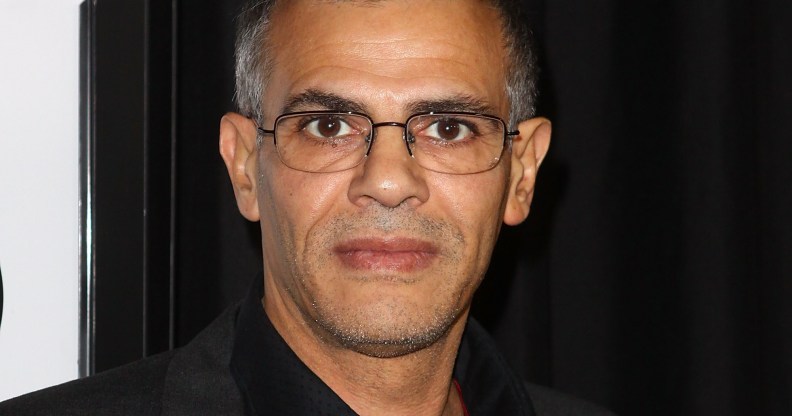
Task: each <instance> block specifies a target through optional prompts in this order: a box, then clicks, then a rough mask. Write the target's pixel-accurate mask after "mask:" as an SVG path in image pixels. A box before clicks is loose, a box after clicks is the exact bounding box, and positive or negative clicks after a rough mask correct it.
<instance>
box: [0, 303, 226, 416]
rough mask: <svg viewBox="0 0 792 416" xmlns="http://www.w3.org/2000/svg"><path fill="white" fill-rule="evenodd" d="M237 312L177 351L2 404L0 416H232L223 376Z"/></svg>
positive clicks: (224, 375) (208, 328)
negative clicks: (215, 415) (171, 415)
mask: <svg viewBox="0 0 792 416" xmlns="http://www.w3.org/2000/svg"><path fill="white" fill-rule="evenodd" d="M237 309H238V305H235V306H232V307H230V308H228V309H227V310H226V311H225V312H224V313H223V314H222V315H220V316H219V317H218V318H217V319H216V320H215V321H214V322H213V323H212V324H211V325H209V326H208V327H207V328H206V329H204V330H203V331H202V332H201V333H200V334H198V336H196V337H195V339H193V340H192V341H191V342H190V343H189V344H188V345H186V346H185V347H183V348H180V349H176V350H173V351H169V352H165V353H162V354H158V355H154V356H151V357H148V358H145V359H142V360H140V361H136V362H134V363H131V364H127V365H124V366H121V367H118V368H115V369H112V370H108V371H105V372H102V373H99V374H96V375H94V376H91V377H87V378H84V379H80V380H75V381H71V382H68V383H65V384H61V385H58V386H54V387H50V388H47V389H44V390H39V391H36V392H33V393H29V394H26V395H24V396H20V397H17V398H14V399H11V400H8V401H5V402H2V403H0V416H5V415H87V414H90V415H159V414H202V413H203V414H238V413H239V412H237V408H238V401H239V400H238V397H237V396H238V393H237V392H236V386H235V385H234V382H233V379H232V378H231V375H230V372H229V370H228V358H229V356H230V349H231V345H232V344H233V341H232V340H233V337H232V335H233V330H234V321H235V317H236V312H237Z"/></svg>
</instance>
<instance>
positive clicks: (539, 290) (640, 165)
mask: <svg viewBox="0 0 792 416" xmlns="http://www.w3.org/2000/svg"><path fill="white" fill-rule="evenodd" d="M237 3H238V2H209V1H200V2H199V1H189V2H187V1H181V2H178V3H174V4H176V7H175V8H174V9H173V10H174V16H173V19H172V23H173V25H174V31H173V34H174V36H173V38H172V39H171V41H172V42H173V45H172V46H173V54H174V55H173V60H172V67H171V71H172V73H173V80H174V81H173V82H174V83H175V86H174V91H175V96H174V97H173V116H174V117H173V121H172V123H173V125H172V127H173V138H174V140H175V142H174V143H175V145H174V148H173V151H174V158H173V161H174V162H173V163H174V166H173V167H174V171H173V174H174V176H173V177H174V179H173V189H172V193H173V205H172V209H173V214H174V216H173V221H174V223H173V230H174V233H173V235H172V241H171V243H172V250H173V252H172V257H171V258H172V264H171V268H172V274H173V276H174V277H173V279H174V280H173V303H172V308H173V310H172V313H171V315H170V317H171V319H172V325H171V329H170V336H171V337H172V338H173V339H172V341H173V343H174V344H175V345H176V346H179V345H183V344H184V343H186V342H188V341H189V340H190V339H191V338H192V337H193V336H194V335H195V334H196V333H197V332H198V331H199V330H200V329H201V328H203V327H204V326H205V325H206V324H208V323H209V322H210V321H211V320H212V319H213V317H215V316H216V315H217V314H218V313H219V312H220V311H221V310H222V309H223V308H225V307H226V306H227V305H228V304H230V303H232V302H233V301H234V300H235V299H237V298H239V297H240V296H241V294H242V293H243V292H244V291H245V288H246V287H247V285H248V284H249V282H250V280H251V279H252V278H253V276H255V275H256V273H257V272H258V271H259V270H260V251H259V250H260V248H259V242H258V239H259V236H258V231H257V226H256V225H255V224H248V223H246V222H245V221H244V220H243V219H242V218H241V216H240V215H239V214H238V213H237V211H236V205H235V202H234V200H233V195H232V192H231V187H230V185H229V184H228V179H227V177H226V173H225V169H224V167H223V165H222V162H221V160H220V158H219V156H218V155H217V144H216V143H217V130H218V121H219V118H220V116H221V115H222V114H223V112H225V111H229V110H232V109H233V106H232V102H231V97H232V79H233V68H232V61H231V58H232V53H233V51H232V32H233V30H232V19H233V16H234V14H235V11H236V8H237ZM100 4H101V3H100ZM530 9H531V12H530V16H529V18H530V20H531V21H532V23H533V25H534V27H535V32H536V37H537V44H538V46H539V50H540V55H541V57H540V61H541V67H542V68H543V72H542V92H541V104H540V113H541V114H542V115H545V116H547V117H549V118H551V119H552V120H553V122H554V138H553V143H552V146H551V147H552V149H551V152H550V155H549V157H548V160H547V161H546V163H545V164H544V165H543V167H542V169H541V171H540V175H539V183H538V188H537V191H536V199H535V204H534V207H533V210H532V214H531V216H530V218H529V220H528V221H527V223H526V224H523V225H521V226H519V227H515V228H504V230H503V232H502V238H501V240H500V241H499V243H498V246H497V248H496V251H495V255H494V258H493V264H492V268H491V271H490V273H489V274H488V276H487V279H486V281H485V283H484V284H483V286H482V288H481V290H480V292H479V294H478V297H477V299H476V301H475V304H474V315H475V316H476V317H477V318H478V319H479V320H480V321H482V322H483V323H484V324H485V326H486V327H488V328H489V329H490V331H491V332H492V334H493V335H494V337H495V338H496V340H497V342H498V343H499V344H500V345H501V346H502V349H503V351H504V352H505V353H506V355H507V356H508V359H509V360H511V361H512V362H513V363H514V364H515V366H516V368H517V369H518V371H520V372H521V373H522V375H523V376H524V377H525V378H526V379H528V380H532V381H534V382H538V383H542V384H547V385H550V386H554V387H556V388H558V389H561V390H564V391H567V392H569V393H572V394H575V395H578V396H582V397H585V398H588V399H590V400H593V401H595V402H598V403H601V404H603V405H606V406H608V407H610V408H612V409H614V410H615V411H617V412H619V413H620V414H623V415H658V416H660V415H670V414H673V415H779V416H780V415H790V414H792V302H790V299H792V219H790V215H789V213H790V212H792V192H791V188H792V185H791V184H792V167H791V166H790V160H792V47H791V46H790V42H791V41H792V29H790V26H792V12H790V2H789V1H785V0H778V1H775V2H772V1H767V2H748V1H736V0H729V1H727V0H713V1H706V2H705V1H701V0H666V1H657V0H655V1H628V0H599V1H572V0H544V1H540V0H535V1H531V2H530ZM99 53H101V51H99ZM97 279H99V280H98V281H99V282H101V281H102V280H101V279H102V276H101V275H99V276H98V277H97ZM97 296H101V291H100V293H99V295H97ZM149 352H153V351H149Z"/></svg>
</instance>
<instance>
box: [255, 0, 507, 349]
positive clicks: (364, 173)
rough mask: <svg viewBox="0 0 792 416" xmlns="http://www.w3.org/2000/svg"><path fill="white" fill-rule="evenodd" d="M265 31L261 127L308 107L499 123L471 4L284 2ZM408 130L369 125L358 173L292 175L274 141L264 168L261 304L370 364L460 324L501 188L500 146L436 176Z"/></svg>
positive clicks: (482, 264) (500, 90)
mask: <svg viewBox="0 0 792 416" xmlns="http://www.w3.org/2000/svg"><path fill="white" fill-rule="evenodd" d="M272 21H273V22H274V23H273V26H272V32H271V34H270V38H269V39H270V43H269V49H268V50H269V51H270V52H271V53H272V56H271V57H270V58H271V59H272V60H273V62H274V67H273V72H272V75H271V77H270V79H269V83H268V85H267V89H266V94H265V97H264V102H263V109H264V115H265V123H264V126H263V127H265V128H271V127H272V124H273V123H274V120H275V117H277V116H278V115H279V114H281V113H283V112H289V111H307V110H340V111H347V110H358V111H362V112H365V113H367V114H368V115H369V116H371V118H372V119H373V120H374V122H375V123H376V122H382V121H399V122H403V121H404V120H405V119H406V118H407V117H408V116H410V115H411V114H412V113H413V112H415V111H416V109H421V110H437V111H449V110H450V111H470V110H476V111H484V112H488V113H491V114H495V115H498V116H500V117H502V118H506V117H507V116H508V113H507V111H508V102H507V98H506V95H505V88H504V79H505V76H504V66H505V61H504V50H503V48H502V47H501V42H500V39H501V37H500V36H501V34H500V33H501V32H500V23H499V20H498V17H497V14H496V12H495V11H494V10H492V9H490V8H488V7H487V6H485V5H483V3H481V2H478V1H459V0H440V1H437V0H433V1H408V0H394V1H385V2H381V3H378V4H361V3H359V2H340V3H335V2H315V1H304V0H296V1H295V0H290V1H288V2H282V4H281V6H279V8H278V9H277V10H276V11H275V13H274V15H273V16H272ZM317 97H320V98H317ZM328 97H329V98H328ZM471 103H473V104H471ZM339 106H340V107H339ZM347 106H349V108H347ZM471 106H474V107H475V108H471ZM427 107H428V108H427ZM435 107H436V108H435ZM449 107H451V108H449ZM402 132H403V131H402V129H400V128H398V127H380V128H378V131H377V139H376V141H375V142H374V145H373V147H372V149H371V153H370V154H369V156H368V158H367V159H366V160H365V161H364V163H362V164H360V165H358V166H357V167H355V168H352V169H349V170H346V171H341V172H337V173H306V172H301V171H296V170H293V169H290V168H288V167H286V166H285V165H283V164H282V163H281V162H280V161H279V159H278V156H277V152H276V149H275V147H274V144H273V141H272V139H271V136H266V137H265V142H264V145H263V146H262V148H261V150H260V152H259V158H258V164H259V174H260V178H259V181H258V186H257V188H258V189H257V192H258V207H259V210H260V216H261V229H262V235H263V236H262V239H263V245H264V261H265V273H266V281H267V282H268V283H267V287H266V291H268V293H267V297H268V298H269V297H270V295H272V296H281V297H282V298H283V299H284V304H286V305H287V308H288V309H289V310H290V312H291V313H292V314H293V315H295V317H297V318H299V319H305V321H306V322H308V323H309V325H312V327H313V330H314V331H317V332H318V335H319V336H321V337H322V338H324V339H328V340H330V342H333V343H336V344H340V345H343V346H345V347H348V348H352V349H355V350H357V351H360V352H363V353H365V354H369V355H375V356H392V355H400V354H404V353H407V352H410V351H413V350H415V349H418V348H423V347H425V346H427V345H430V344H432V343H433V342H434V341H436V340H437V339H439V338H440V337H442V336H443V335H444V334H446V333H447V331H448V329H449V328H450V327H451V326H452V325H454V324H455V323H457V322H460V319H459V318H460V317H463V316H466V314H467V311H468V308H469V305H470V300H471V297H472V295H473V292H474V291H475V289H476V288H477V286H478V284H479V282H480V281H481V278H482V277H483V275H484V272H485V270H486V267H487V265H488V262H489V258H490V254H491V250H492V247H493V245H494V243H495V240H496V238H497V235H498V230H499V228H500V224H501V221H502V218H503V210H504V203H505V198H506V194H507V191H508V186H509V184H508V181H509V161H510V158H509V156H508V150H507V151H506V152H507V154H506V155H505V157H503V158H502V160H501V162H500V163H499V164H498V165H497V166H496V167H495V168H493V169H491V170H489V171H486V172H482V173H478V174H471V175H453V174H442V173H436V172H432V171H428V170H425V169H423V168H421V167H420V166H418V165H417V164H416V163H415V161H414V160H413V159H411V158H410V156H409V154H408V152H407V149H406V147H405V144H404V141H403V139H402ZM273 290H274V291H277V292H278V293H269V292H271V291H273ZM265 303H266V300H265ZM267 306H268V307H269V305H267ZM299 315H302V316H299Z"/></svg>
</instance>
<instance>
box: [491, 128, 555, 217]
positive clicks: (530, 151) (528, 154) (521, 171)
mask: <svg viewBox="0 0 792 416" xmlns="http://www.w3.org/2000/svg"><path fill="white" fill-rule="evenodd" d="M518 129H519V130H520V134H519V135H518V136H515V137H514V139H512V161H511V182H510V183H509V195H508V197H507V199H506V211H505V212H504V215H503V222H504V223H505V224H507V225H517V224H520V223H521V222H523V221H525V218H527V217H528V212H529V211H530V208H531V201H532V200H533V193H534V185H535V183H536V173H537V172H538V171H539V166H540V165H541V164H542V160H544V157H545V155H547V149H548V148H549V147H550V134H551V132H552V127H551V124H550V120H548V119H546V118H544V117H536V118H532V119H530V120H526V121H523V122H522V123H520V125H519V126H518Z"/></svg>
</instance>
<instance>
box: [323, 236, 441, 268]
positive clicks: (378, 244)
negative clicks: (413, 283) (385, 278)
mask: <svg viewBox="0 0 792 416" xmlns="http://www.w3.org/2000/svg"><path fill="white" fill-rule="evenodd" d="M333 251H334V252H335V254H336V255H337V257H338V258H339V260H340V261H341V263H343V264H344V266H346V267H349V268H352V269H361V270H383V271H394V272H413V271H417V270H420V269H423V268H426V267H429V265H430V264H431V263H432V261H434V259H435V258H436V257H437V253H438V249H437V247H436V246H435V245H434V244H432V243H430V242H427V241H422V240H416V239H412V238H358V239H353V240H347V241H344V242H342V243H340V244H338V245H336V246H335V247H334V249H333Z"/></svg>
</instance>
